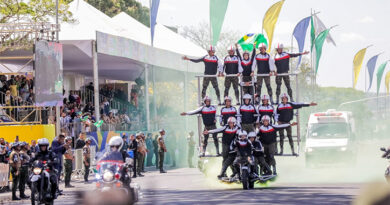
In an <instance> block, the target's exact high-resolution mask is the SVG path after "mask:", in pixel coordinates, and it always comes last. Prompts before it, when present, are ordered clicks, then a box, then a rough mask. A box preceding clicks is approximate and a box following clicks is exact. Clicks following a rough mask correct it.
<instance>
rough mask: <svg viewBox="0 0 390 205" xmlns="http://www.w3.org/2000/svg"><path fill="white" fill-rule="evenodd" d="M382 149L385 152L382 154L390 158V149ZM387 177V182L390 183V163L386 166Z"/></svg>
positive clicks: (383, 156)
mask: <svg viewBox="0 0 390 205" xmlns="http://www.w3.org/2000/svg"><path fill="white" fill-rule="evenodd" d="M381 151H383V152H385V153H384V154H383V155H382V158H386V159H390V149H386V148H384V147H382V148H381ZM385 178H386V181H387V183H389V184H390V165H389V166H388V167H387V168H386V171H385Z"/></svg>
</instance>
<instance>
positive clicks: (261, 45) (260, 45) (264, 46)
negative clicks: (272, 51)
mask: <svg viewBox="0 0 390 205" xmlns="http://www.w3.org/2000/svg"><path fill="white" fill-rule="evenodd" d="M260 48H265V49H267V45H265V43H260V44H259V49H260Z"/></svg>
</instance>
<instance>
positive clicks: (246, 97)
mask: <svg viewBox="0 0 390 205" xmlns="http://www.w3.org/2000/svg"><path fill="white" fill-rule="evenodd" d="M242 99H244V100H245V99H249V100H251V99H252V96H251V95H249V94H248V93H247V94H245V95H244V96H243V97H242Z"/></svg>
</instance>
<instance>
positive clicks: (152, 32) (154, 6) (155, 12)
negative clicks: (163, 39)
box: [150, 0, 160, 46]
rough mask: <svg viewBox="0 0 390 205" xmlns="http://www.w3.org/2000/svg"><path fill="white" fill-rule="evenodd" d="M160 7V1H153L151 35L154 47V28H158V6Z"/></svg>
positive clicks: (151, 7)
mask: <svg viewBox="0 0 390 205" xmlns="http://www.w3.org/2000/svg"><path fill="white" fill-rule="evenodd" d="M159 5H160V0H152V5H151V6H150V35H151V39H152V42H151V43H152V46H153V40H154V27H155V26H156V19H157V12H158V6H159Z"/></svg>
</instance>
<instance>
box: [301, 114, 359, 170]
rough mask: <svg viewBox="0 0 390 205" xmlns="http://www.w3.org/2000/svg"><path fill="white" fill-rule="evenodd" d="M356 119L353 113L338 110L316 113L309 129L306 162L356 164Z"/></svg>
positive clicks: (311, 119) (311, 115) (310, 164)
mask: <svg viewBox="0 0 390 205" xmlns="http://www.w3.org/2000/svg"><path fill="white" fill-rule="evenodd" d="M354 141H355V121H354V119H353V116H352V113H351V112H348V111H336V110H334V109H331V110H327V111H326V112H318V113H312V114H310V117H309V122H308V126H307V133H306V146H305V157H306V166H307V167H315V166H318V165H327V164H333V165H334V164H344V165H345V164H348V165H353V164H354V163H355V161H356V152H355V150H356V148H355V147H354Z"/></svg>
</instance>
